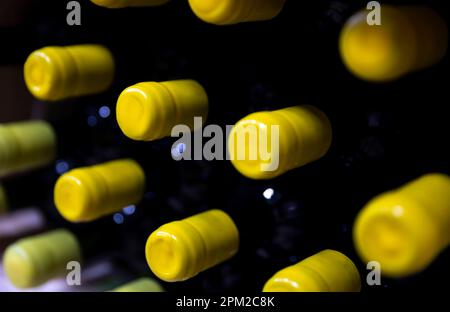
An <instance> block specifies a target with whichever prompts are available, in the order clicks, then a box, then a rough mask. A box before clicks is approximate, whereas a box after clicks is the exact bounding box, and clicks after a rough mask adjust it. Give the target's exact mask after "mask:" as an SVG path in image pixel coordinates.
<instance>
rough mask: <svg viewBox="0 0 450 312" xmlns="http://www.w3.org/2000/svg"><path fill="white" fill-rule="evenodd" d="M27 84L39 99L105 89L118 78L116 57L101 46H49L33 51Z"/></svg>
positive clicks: (28, 63)
mask: <svg viewBox="0 0 450 312" xmlns="http://www.w3.org/2000/svg"><path fill="white" fill-rule="evenodd" d="M24 76H25V83H26V85H27V87H28V90H29V91H30V92H31V93H32V94H33V95H34V96H35V97H36V98H38V99H40V100H45V101H58V100H63V99H66V98H71V97H77V96H83V95H90V94H95V93H100V92H103V91H105V90H106V89H107V88H109V86H110V85H111V84H112V81H113V78H114V58H113V56H112V54H111V52H110V51H109V50H108V49H106V48H105V47H103V46H100V45H88V44H86V45H74V46H66V47H45V48H42V49H39V50H36V51H34V52H33V53H31V54H30V56H29V57H28V59H27V60H26V62H25V66H24Z"/></svg>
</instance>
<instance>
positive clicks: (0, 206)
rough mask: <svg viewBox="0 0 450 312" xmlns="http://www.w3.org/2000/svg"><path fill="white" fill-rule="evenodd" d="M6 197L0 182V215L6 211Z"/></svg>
mask: <svg viewBox="0 0 450 312" xmlns="http://www.w3.org/2000/svg"><path fill="white" fill-rule="evenodd" d="M8 207H9V205H8V197H7V196H6V192H5V189H4V188H3V186H2V185H1V184H0V215H1V214H3V213H6V212H7V211H8V209H9V208H8Z"/></svg>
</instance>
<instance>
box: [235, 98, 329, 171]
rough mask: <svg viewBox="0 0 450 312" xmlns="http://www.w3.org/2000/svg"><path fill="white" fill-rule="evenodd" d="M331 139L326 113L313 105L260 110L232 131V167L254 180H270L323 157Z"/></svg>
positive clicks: (241, 121)
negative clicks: (269, 110)
mask: <svg viewBox="0 0 450 312" xmlns="http://www.w3.org/2000/svg"><path fill="white" fill-rule="evenodd" d="M331 140H332V130H331V124H330V121H329V120H328V118H327V116H326V115H325V114H324V113H323V112H321V111H320V110H318V109H317V108H315V107H313V106H294V107H289V108H285V109H281V110H277V111H271V112H268V111H267V112H257V113H253V114H250V115H248V116H247V117H245V118H243V119H242V120H240V121H239V122H238V123H237V124H236V125H235V126H234V127H233V129H232V130H231V132H230V136H229V138H228V149H229V152H230V159H231V162H232V164H233V166H234V167H235V168H236V169H237V170H238V171H239V172H240V173H241V174H243V175H244V176H246V177H248V178H251V179H271V178H274V177H277V176H280V175H282V174H283V173H285V172H287V171H289V170H292V169H294V168H298V167H300V166H303V165H305V164H307V163H310V162H312V161H314V160H317V159H319V158H321V157H322V156H324V155H325V154H326V153H327V151H328V149H329V147H330V145H331Z"/></svg>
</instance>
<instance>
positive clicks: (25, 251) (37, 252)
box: [3, 230, 81, 288]
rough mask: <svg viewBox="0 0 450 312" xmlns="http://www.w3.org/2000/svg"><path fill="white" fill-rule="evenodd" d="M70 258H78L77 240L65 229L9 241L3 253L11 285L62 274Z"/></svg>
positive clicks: (31, 283)
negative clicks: (12, 241) (10, 243)
mask: <svg viewBox="0 0 450 312" xmlns="http://www.w3.org/2000/svg"><path fill="white" fill-rule="evenodd" d="M70 261H78V262H80V261H81V250H80V246H79V243H78V240H77V238H76V237H75V236H74V235H73V234H72V233H71V232H69V231H67V230H55V231H51V232H47V233H44V234H39V235H35V236H30V237H26V238H23V239H21V240H19V241H17V242H15V243H13V244H12V245H10V246H9V247H8V248H7V249H6V251H5V253H4V255H3V268H4V270H5V273H6V276H7V277H8V279H9V280H10V281H11V283H12V284H13V285H14V286H16V287H19V288H30V287H35V286H39V285H41V284H43V283H45V282H46V281H48V280H50V279H52V278H55V277H58V276H63V275H64V274H65V273H66V272H67V270H66V266H67V263H69V262H70Z"/></svg>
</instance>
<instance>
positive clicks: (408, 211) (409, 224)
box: [353, 174, 450, 278]
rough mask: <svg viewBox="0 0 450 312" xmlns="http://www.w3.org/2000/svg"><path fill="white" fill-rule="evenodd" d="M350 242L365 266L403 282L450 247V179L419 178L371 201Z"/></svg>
mask: <svg viewBox="0 0 450 312" xmlns="http://www.w3.org/2000/svg"><path fill="white" fill-rule="evenodd" d="M353 237H354V243H355V246H356V249H357V251H358V253H359V255H360V256H361V258H362V260H363V261H365V262H369V261H378V262H379V263H380V265H381V273H382V274H384V275H386V276H389V277H394V278H396V277H404V276H409V275H412V274H415V273H418V272H420V271H422V270H424V269H425V268H426V267H427V266H428V265H430V263H431V262H432V261H433V259H434V258H436V257H437V256H438V254H439V253H440V252H441V251H442V250H443V249H444V248H446V247H447V246H448V245H449V243H450V177H449V176H447V175H444V174H428V175H425V176H422V177H420V178H418V179H416V180H414V181H412V182H410V183H408V184H406V185H404V186H402V187H400V188H398V189H396V190H393V191H390V192H386V193H384V194H381V195H379V196H377V197H375V198H374V199H372V200H371V201H370V202H369V203H368V204H367V205H366V206H365V207H364V208H363V209H362V210H361V212H360V213H359V214H358V216H357V218H356V221H355V224H354V227H353Z"/></svg>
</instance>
